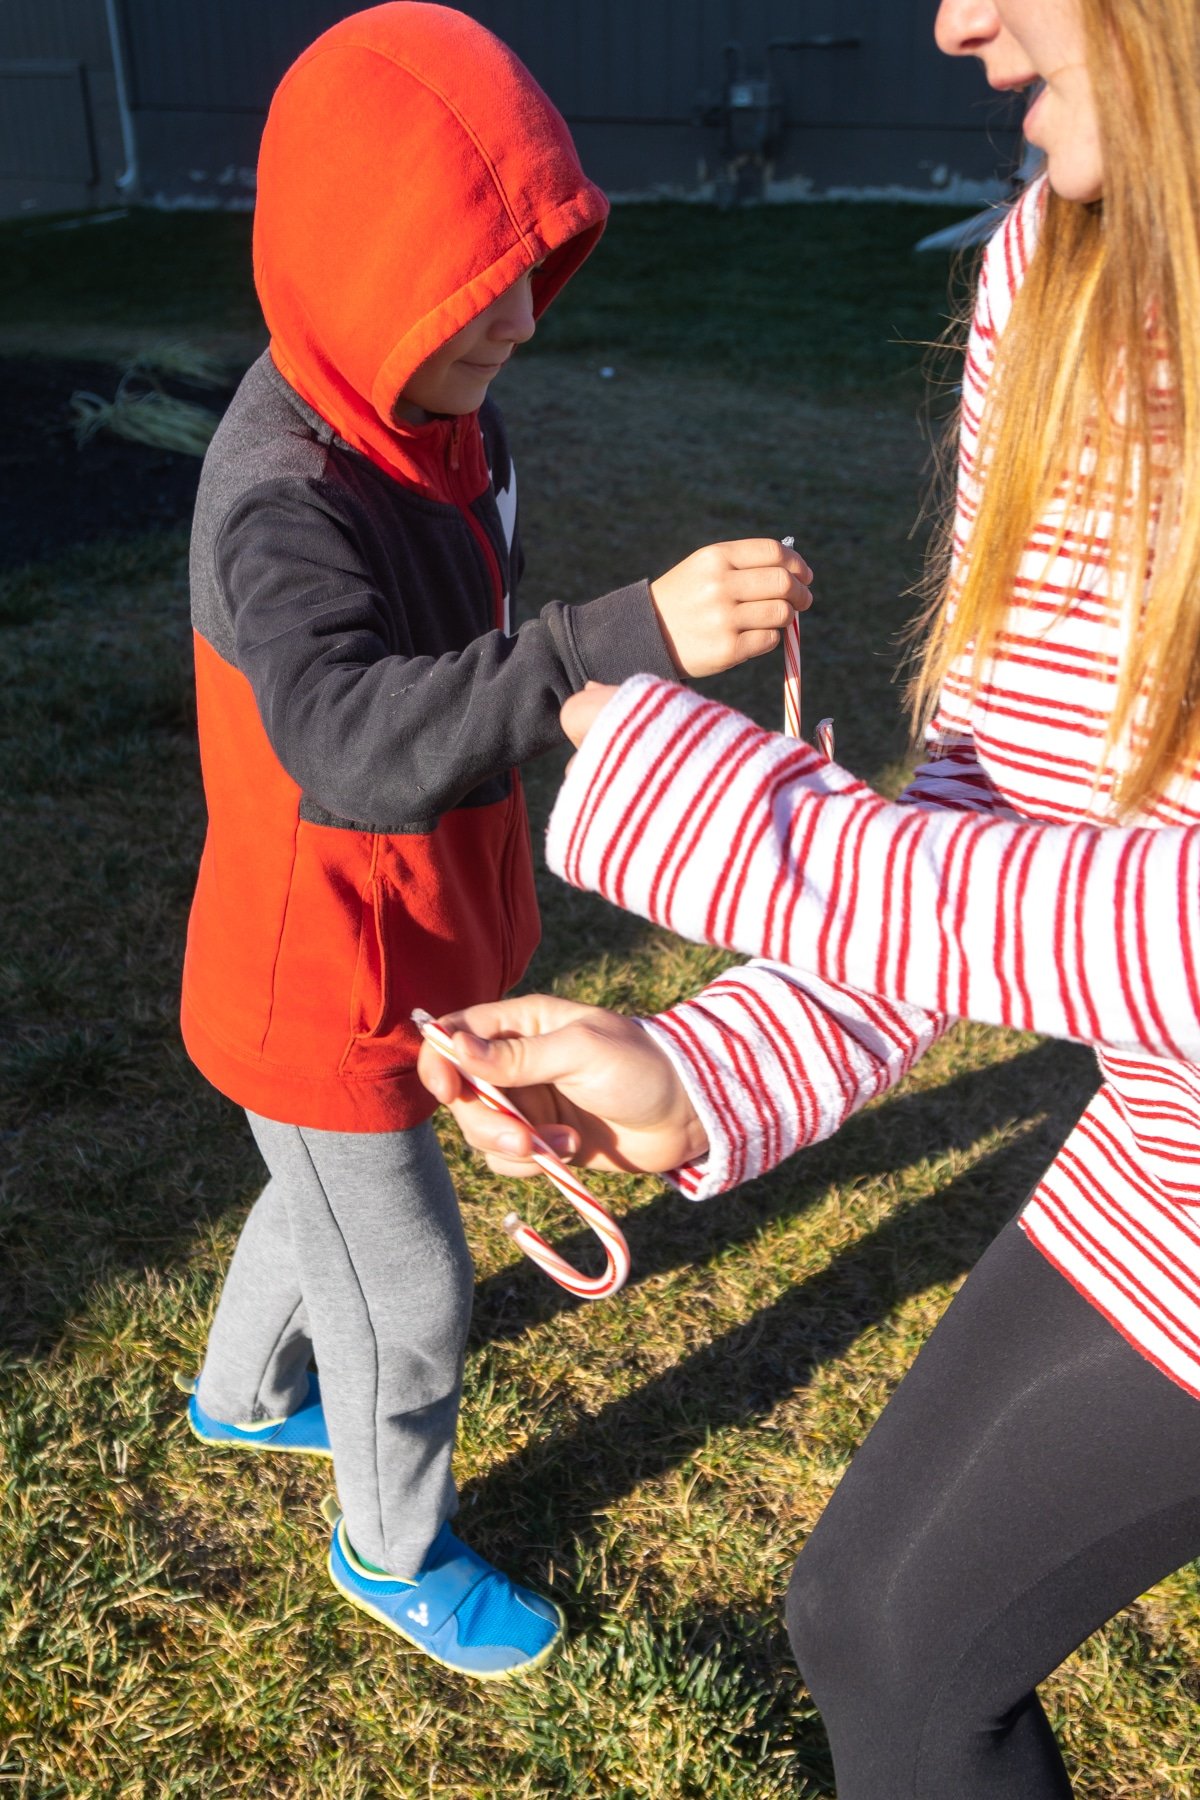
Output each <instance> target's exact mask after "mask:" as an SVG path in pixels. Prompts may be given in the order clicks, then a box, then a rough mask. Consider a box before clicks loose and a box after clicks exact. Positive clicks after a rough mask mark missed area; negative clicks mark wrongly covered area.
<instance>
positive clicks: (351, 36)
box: [182, 0, 672, 1131]
mask: <svg viewBox="0 0 1200 1800" xmlns="http://www.w3.org/2000/svg"><path fill="white" fill-rule="evenodd" d="M606 212H607V203H606V201H605V200H604V197H603V195H602V194H601V193H600V191H599V189H597V188H596V187H595V186H593V184H592V183H591V182H589V181H588V180H587V179H586V177H585V176H584V174H583V172H582V170H581V168H580V166H579V162H578V158H577V156H576V154H575V150H574V146H573V145H572V143H571V139H570V136H569V134H568V132H567V128H566V126H565V124H564V122H563V120H562V119H561V117H560V116H559V114H558V113H557V112H556V111H555V109H554V107H553V106H552V105H551V103H550V102H549V100H548V99H547V98H546V96H545V94H543V93H542V91H541V89H540V88H539V87H538V86H537V84H536V83H535V82H534V81H533V79H532V77H531V76H530V75H529V73H528V71H527V70H526V69H525V68H524V67H523V66H522V65H521V63H520V62H519V61H518V60H517V59H516V57H515V56H513V54H512V53H511V51H509V50H508V49H506V48H505V46H504V45H503V44H501V43H500V42H499V41H498V39H496V38H495V37H493V36H492V34H491V33H490V32H488V31H486V30H484V29H483V27H482V26H480V25H478V24H477V23H476V22H475V21H473V20H471V19H469V18H467V17H466V16H465V15H464V14H462V13H459V12H456V11H453V10H452V9H450V8H448V7H443V6H433V5H424V4H417V3H415V0H394V3H392V4H389V5H384V6H377V7H373V8H371V9H370V10H369V11H367V12H363V13H359V14H356V15H354V16H353V17H351V18H348V19H344V20H342V21H341V23H340V24H338V25H336V26H334V28H333V29H332V30H330V31H328V32H326V33H325V35H324V36H323V37H321V38H319V39H318V40H317V41H316V43H314V44H313V45H312V46H311V47H310V48H309V49H308V50H307V51H306V52H305V53H304V54H303V55H302V56H301V57H300V59H299V60H298V61H297V62H296V63H295V64H294V65H293V67H292V68H291V69H290V70H289V72H288V73H287V75H286V76H285V77H284V79H283V81H282V83H281V84H280V87H279V89H278V91H277V93H276V95H275V97H274V100H273V102H272V105H271V109H270V114H269V116H268V120H267V125H266V130H265V133H264V136H263V142H262V152H261V157H260V162H259V172H258V202H257V208H256V215H255V228H254V270H255V281H256V285H257V288H258V294H259V298H260V300H261V303H262V307H263V312H264V315H265V317H266V320H267V324H268V326H269V328H270V333H271V341H270V348H269V351H268V352H267V353H266V354H265V355H264V356H263V357H261V358H260V359H259V361H258V362H257V363H256V364H255V365H254V367H253V368H252V369H251V370H250V371H249V373H248V374H247V376H246V377H245V379H244V381H243V382H242V384H241V386H240V388H239V389H238V392H237V394H236V396H235V398H234V401H233V403H232V405H231V407H230V409H229V411H228V413H227V414H226V416H225V419H224V420H223V422H222V424H221V426H220V428H219V430H218V431H217V433H216V435H215V437H214V439H213V442H212V445H211V446H210V449H209V452H208V455H207V457H206V459H205V464H204V469H203V473H202V476H201V482H200V491H199V495H198V499H197V507H196V516H195V522H194V526H193V533H192V555H191V587H192V619H193V625H194V633H195V653H196V682H197V710H198V722H199V734H200V752H201V764H202V769H203V776H204V786H205V797H206V800H207V805H208V817H209V822H208V832H207V837H206V840H205V845H204V851H203V855H202V858H201V865H200V871H199V876H198V879H197V886H196V894H195V899H194V901H193V905H192V913H191V919H190V922H189V927H188V941H187V950H186V955H185V960H184V976H183V1006H182V1024H183V1033H184V1039H185V1042H186V1044H187V1048H188V1051H189V1053H190V1055H191V1056H192V1058H193V1060H194V1061H195V1062H196V1064H197V1065H198V1066H199V1068H200V1069H201V1070H202V1071H203V1072H204V1073H205V1075H207V1076H208V1078H209V1079H210V1080H211V1081H212V1082H213V1083H214V1085H215V1086H217V1087H218V1088H220V1089H221V1090H222V1092H224V1093H226V1094H228V1095H229V1096H230V1097H231V1098H232V1099H234V1100H236V1101H237V1102H238V1103H239V1104H240V1105H243V1106H245V1107H248V1108H249V1109H250V1110H251V1111H253V1112H257V1113H260V1114H263V1115H264V1116H266V1117H268V1118H273V1119H278V1120H282V1121H284V1122H286V1123H291V1124H299V1125H308V1126H314V1127H318V1128H323V1129H327V1130H343V1131H382V1130H395V1129H402V1128H406V1127H409V1126H412V1125H415V1124H418V1123H419V1122H420V1121H421V1120H422V1119H424V1118H427V1117H428V1115H429V1114H430V1112H431V1111H432V1110H433V1101H432V1099H431V1097H430V1096H429V1095H428V1094H427V1093H426V1091H425V1089H424V1088H422V1087H421V1085H420V1083H419V1082H418V1081H417V1078H416V1074H415V1061H416V1051H417V1047H418V1040H417V1034H416V1032H415V1029H414V1028H413V1026H412V1024H411V1021H410V1017H409V1015H410V1013H411V1011H412V1009H413V1007H415V1006H424V1007H427V1008H428V1009H429V1010H430V1011H432V1012H434V1013H439V1012H443V1011H446V1010H448V1009H450V1008H454V1007H458V1006H463V1005H468V1004H471V1003H473V1002H476V1001H481V1000H488V999H494V998H497V997H499V996H500V995H501V994H502V993H504V992H505V991H506V990H507V989H508V988H509V987H510V986H511V985H512V984H513V983H514V982H515V981H516V980H517V979H518V978H519V977H520V975H521V974H522V973H523V971H524V969H525V966H526V964H527V962H528V959H529V957H530V955H531V954H532V952H533V949H534V947H535V945H536V942H537V936H538V924H537V910H536V904H535V900H534V893H533V875H532V862H531V855H530V848H529V834H528V827H527V824H526V820H525V812H524V805H523V801H522V796H521V790H520V784H519V781H518V778H517V776H516V774H515V769H514V765H516V764H517V763H519V762H521V761H523V760H524V759H525V758H527V757H530V756H534V755H537V754H540V753H541V752H542V751H544V750H546V749H548V748H550V747H551V746H553V745H554V744H556V743H558V742H561V733H560V730H559V727H558V720H557V715H558V709H559V707H560V705H561V704H562V702H563V701H564V700H565V699H566V698H567V697H568V695H569V694H571V693H573V692H575V691H576V690H577V689H578V688H580V687H581V686H582V685H583V684H584V682H586V681H587V680H589V679H593V680H600V681H606V682H616V681H621V680H622V679H624V678H625V677H626V676H628V675H631V674H633V673H636V672H638V671H639V670H648V671H650V672H654V673H659V674H662V675H664V676H670V675H671V673H672V667H671V662H670V657H669V655H668V652H667V649H666V646H665V644H664V642H663V639H662V636H661V634H660V632H659V630H658V627H657V623H656V619H655V615H654V610H653V605H652V602H651V599H650V594H649V589H648V587H647V584H646V583H645V582H639V583H636V584H635V585H634V586H632V587H629V588H625V589H621V590H619V591H618V592H616V593H613V594H609V595H605V596H604V597H603V598H601V599H599V600H595V601H592V602H590V603H589V604H588V605H586V606H573V607H572V606H564V605H561V604H557V603H556V604H554V605H551V606H548V607H547V608H545V610H544V611H543V612H542V614H541V615H540V617H539V618H538V619H536V620H532V621H530V622H529V623H527V624H526V625H524V626H522V628H521V629H520V630H519V631H518V632H517V633H516V634H515V635H510V632H509V629H508V626H509V618H510V613H511V604H512V596H513V590H514V588H515V585H516V581H517V579H518V576H519V574H520V568H521V552H520V545H519V539H518V534H517V521H516V479H515V474H514V472H513V468H512V463H511V461H510V458H509V454H508V448H507V444H506V441H505V435H504V430H503V425H502V423H501V419H500V415H499V413H498V411H497V409H496V407H495V406H494V404H493V403H492V402H491V401H490V400H489V401H487V402H485V404H484V406H483V407H482V408H481V409H480V411H479V413H478V414H470V415H468V416H466V417H462V418H434V419H431V420H430V421H429V422H427V423H425V424H419V425H411V424H406V423H397V422H396V420H395V419H394V417H393V409H394V406H395V402H396V399H397V397H398V395H399V394H400V392H401V391H402V389H403V388H404V387H405V386H406V384H407V382H408V380H409V378H410V377H411V376H412V374H413V372H414V371H415V370H416V368H417V367H418V366H419V365H420V364H421V363H422V362H424V361H425V360H426V359H427V358H428V357H429V356H430V355H432V354H433V352H434V351H436V350H437V349H439V348H440V346H441V345H442V344H444V343H445V342H446V340H447V339H448V338H450V337H452V336H453V335H454V334H455V333H456V332H457V331H459V330H461V329H462V327H463V326H464V325H466V324H468V323H469V322H470V321H471V320H472V319H473V318H475V317H477V316H478V314H479V313H480V312H482V311H483V310H484V309H485V308H486V307H487V306H488V305H490V304H491V302H492V301H493V300H494V299H496V298H497V297H498V296H499V295H500V294H501V293H503V292H504V291H505V290H506V289H507V288H508V287H510V286H511V285H512V284H513V282H515V281H516V280H518V279H519V278H520V277H521V276H522V275H523V274H525V273H526V271H528V270H531V269H535V268H537V266H538V265H539V264H540V265H541V267H540V269H538V272H537V273H536V274H535V275H534V277H533V302H534V311H535V314H540V313H541V312H542V311H543V310H544V309H545V307H546V306H547V305H548V304H549V303H550V301H551V300H552V299H553V297H554V296H555V294H556V293H557V292H558V290H559V289H560V288H561V287H562V285H563V284H564V282H565V281H567V280H568V279H569V277H570V276H571V275H572V274H573V273H574V271H575V269H577V268H578V266H579V265H580V263H581V262H582V261H583V260H584V258H585V257H586V256H587V254H588V253H589V251H590V250H591V249H592V248H593V246H594V245H595V242H596V240H597V238H598V237H599V235H600V232H601V230H602V229H603V224H604V218H605V215H606Z"/></svg>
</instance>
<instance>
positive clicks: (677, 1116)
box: [417, 696, 708, 1175]
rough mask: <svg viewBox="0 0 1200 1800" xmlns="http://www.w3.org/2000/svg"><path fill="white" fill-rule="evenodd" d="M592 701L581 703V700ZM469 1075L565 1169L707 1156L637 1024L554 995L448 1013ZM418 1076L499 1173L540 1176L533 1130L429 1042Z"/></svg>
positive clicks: (673, 1082) (674, 1083) (678, 1093)
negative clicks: (504, 1095)
mask: <svg viewBox="0 0 1200 1800" xmlns="http://www.w3.org/2000/svg"><path fill="white" fill-rule="evenodd" d="M577 698H582V696H577ZM439 1024H440V1025H441V1026H442V1028H443V1029H444V1030H445V1031H448V1032H450V1033H451V1034H452V1036H453V1038H454V1051H455V1055H456V1056H457V1057H459V1059H460V1060H461V1062H462V1065H463V1068H464V1070H465V1071H466V1073H467V1074H469V1075H477V1076H479V1077H480V1078H481V1079H482V1080H484V1081H490V1082H491V1083H492V1085H493V1087H499V1088H504V1089H506V1090H507V1091H508V1092H509V1093H510V1094H511V1095H512V1100H513V1104H514V1105H515V1106H518V1107H519V1108H520V1110H521V1111H522V1112H523V1113H524V1114H525V1116H526V1118H528V1119H529V1120H531V1121H532V1123H533V1124H534V1125H535V1126H536V1127H537V1130H538V1133H539V1135H540V1136H541V1137H542V1138H543V1139H544V1140H545V1141H546V1143H548V1144H549V1145H550V1147H551V1149H553V1150H556V1151H557V1152H558V1154H559V1155H560V1156H561V1157H562V1158H563V1159H564V1161H572V1162H575V1163H577V1164H580V1165H582V1166H583V1167H585V1168H592V1169H623V1170H647V1171H653V1172H661V1171H662V1170H665V1169H674V1168H676V1167H678V1165H679V1164H681V1163H686V1162H692V1161H694V1160H695V1159H696V1158H697V1157H700V1156H703V1155H704V1153H705V1151H706V1150H707V1148H708V1142H707V1139H706V1137H705V1134H704V1129H703V1127H702V1126H701V1124H700V1121H699V1119H698V1118H697V1117H696V1114H695V1112H694V1111H693V1109H692V1104H691V1102H690V1100H689V1099H688V1097H687V1093H686V1091H685V1089H684V1087H683V1083H682V1082H681V1081H680V1079H679V1077H678V1075H677V1074H676V1073H675V1069H674V1066H673V1065H672V1063H671V1061H670V1060H669V1058H668V1057H666V1056H665V1055H664V1054H663V1052H662V1051H661V1050H660V1049H659V1048H658V1045H657V1044H656V1043H655V1042H654V1040H653V1039H652V1038H651V1037H650V1036H649V1034H648V1033H647V1032H645V1031H643V1030H642V1027H641V1026H640V1025H638V1024H637V1023H636V1022H635V1021H634V1020H633V1019H626V1018H624V1017H622V1015H621V1014H620V1013H611V1012H605V1011H604V1009H603V1008H602V1007H599V1006H583V1005H580V1004H579V1003H578V1002H576V1001H573V1000H560V999H557V998H555V997H554V996H553V995H550V994H523V995H521V996H520V997H519V998H517V999H514V1000H498V1001H495V1002H494V1003H493V1004H490V1005H486V1006H471V1007H468V1008H467V1009H466V1010H465V1011H464V1012H459V1013H448V1014H447V1015H446V1016H445V1017H444V1018H443V1019H441V1020H439ZM417 1073H418V1075H419V1076H420V1078H421V1080H422V1081H423V1082H424V1083H425V1086H426V1087H427V1088H428V1089H429V1091H430V1093H431V1094H433V1095H435V1096H436V1098H437V1099H438V1100H440V1101H441V1103H442V1105H443V1106H447V1107H449V1109H450V1111H451V1112H452V1113H453V1114H454V1117H455V1119H456V1120H457V1121H458V1125H459V1128H460V1130H461V1131H462V1134H463V1136H464V1137H465V1138H466V1140H467V1142H468V1143H469V1144H472V1145H473V1146H474V1147H475V1149H476V1150H481V1151H482V1152H483V1153H484V1155H485V1156H486V1158H487V1162H488V1166H489V1168H491V1169H494V1170H495V1172H496V1173H497V1174H498V1175H533V1174H536V1173H537V1168H536V1165H535V1164H534V1163H532V1162H531V1161H530V1160H529V1157H530V1151H531V1150H532V1147H533V1146H532V1139H531V1137H530V1134H529V1132H528V1131H526V1130H524V1128H523V1127H521V1126H519V1125H516V1124H514V1123H513V1121H512V1120H510V1119H505V1118H502V1117H501V1116H500V1115H499V1114H498V1113H494V1112H492V1111H490V1110H489V1108H487V1107H486V1106H484V1104H483V1102H482V1101H481V1100H477V1099H476V1098H475V1097H474V1095H472V1094H471V1093H470V1092H469V1090H468V1089H467V1087H466V1085H465V1083H464V1082H463V1080H462V1076H461V1075H460V1073H459V1071H458V1070H457V1069H456V1068H455V1067H454V1065H453V1064H452V1063H449V1062H447V1061H446V1059H445V1058H444V1057H442V1056H439V1055H438V1053H437V1051H436V1050H435V1049H434V1048H433V1046H432V1044H422V1046H421V1054H420V1057H419V1059H418V1062H417Z"/></svg>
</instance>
